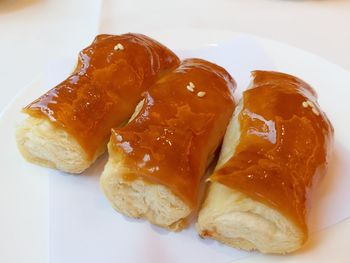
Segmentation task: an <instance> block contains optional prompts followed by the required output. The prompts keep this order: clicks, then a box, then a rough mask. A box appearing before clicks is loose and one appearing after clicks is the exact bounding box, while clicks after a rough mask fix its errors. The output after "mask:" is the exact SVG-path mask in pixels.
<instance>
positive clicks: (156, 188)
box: [101, 59, 235, 231]
mask: <svg viewBox="0 0 350 263" xmlns="http://www.w3.org/2000/svg"><path fill="white" fill-rule="evenodd" d="M234 89H235V82H234V80H233V79H232V78H231V76H230V75H229V74H228V73H227V72H226V71H225V70H224V69H223V68H221V67H219V66H217V65H215V64H212V63H210V62H207V61H204V60H200V59H187V60H184V61H183V62H181V64H180V66H179V67H177V68H176V69H174V70H173V71H171V72H169V73H168V74H166V75H164V76H163V77H162V78H160V79H159V80H158V81H157V82H156V83H155V85H153V86H152V87H151V88H150V89H149V90H148V91H146V92H145V94H144V99H143V100H142V101H141V102H140V104H139V105H138V106H137V108H136V112H135V114H134V115H133V119H132V120H131V121H130V122H129V123H128V124H127V125H126V126H124V127H122V128H118V129H113V131H112V136H111V140H110V143H109V160H108V163H107V165H106V167H105V170H104V172H103V174H102V177H101V186H102V189H103V191H104V193H105V195H106V196H107V198H108V199H109V201H110V202H111V203H112V205H113V207H114V208H116V209H117V210H118V211H120V212H122V213H123V214H125V215H128V216H131V217H137V218H139V217H142V218H146V219H147V220H149V221H150V222H151V223H154V224H156V225H159V226H162V227H164V228H168V229H170V230H174V231H178V230H181V229H183V228H184V227H185V226H186V222H187V221H188V217H189V216H190V215H191V213H192V212H193V211H194V209H196V208H197V206H198V194H199V190H200V184H201V180H202V177H203V175H204V174H205V171H206V168H207V166H208V163H209V161H210V160H211V158H212V156H213V155H214V153H215V151H216V150H217V148H218V147H219V145H220V143H221V141H222V139H223V136H224V134H225V130H226V127H227V124H228V122H229V120H230V117H231V115H232V112H233V110H234V106H235V103H234V99H233V91H234Z"/></svg>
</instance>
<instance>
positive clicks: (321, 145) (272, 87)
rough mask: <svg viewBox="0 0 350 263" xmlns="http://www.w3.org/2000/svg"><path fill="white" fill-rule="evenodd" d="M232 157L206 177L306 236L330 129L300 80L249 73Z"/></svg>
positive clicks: (281, 74)
mask: <svg viewBox="0 0 350 263" xmlns="http://www.w3.org/2000/svg"><path fill="white" fill-rule="evenodd" d="M253 78H254V82H253V86H252V88H250V89H248V90H246V91H245V92H244V93H243V108H242V110H241V112H240V114H239V117H238V118H239V119H238V120H239V124H240V132H241V135H240V140H239V144H238V146H237V148H236V151H235V154H234V156H233V157H232V158H231V159H230V160H229V161H228V162H227V163H225V164H224V165H223V166H222V167H220V168H219V169H218V170H216V172H215V173H214V174H213V175H212V176H211V180H212V181H218V182H220V183H222V184H224V185H226V186H228V187H231V188H232V189H236V190H238V191H241V192H243V193H245V194H247V195H248V196H250V197H251V198H253V199H255V200H258V201H261V202H263V203H265V204H266V205H269V206H271V207H273V208H275V209H277V210H278V211H280V212H281V213H283V214H284V215H285V216H287V217H288V218H290V219H291V220H292V221H293V222H294V223H295V224H297V226H299V227H300V229H301V230H302V231H303V232H304V234H305V237H306V236H307V224H306V216H307V211H308V202H309V197H310V190H311V189H312V187H313V185H314V183H315V182H316V181H317V180H318V179H319V177H320V176H323V175H324V173H325V168H326V166H327V162H328V158H329V154H330V149H331V143H332V138H333V128H332V125H331V124H330V122H329V120H328V119H327V117H326V115H325V114H324V113H323V112H322V111H321V110H320V108H319V106H318V104H317V98H316V93H315V92H314V91H313V89H312V88H311V87H310V86H309V85H308V84H306V83H305V82H303V81H301V80H300V79H298V78H296V77H293V76H290V75H287V74H283V73H277V72H266V71H255V72H253Z"/></svg>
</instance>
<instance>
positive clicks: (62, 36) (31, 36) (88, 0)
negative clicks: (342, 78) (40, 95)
mask: <svg viewBox="0 0 350 263" xmlns="http://www.w3.org/2000/svg"><path fill="white" fill-rule="evenodd" d="M188 27H191V28H198V29H212V30H213V29H214V30H230V31H236V32H245V33H251V34H255V35H258V36H262V37H267V38H272V39H275V40H278V41H281V42H285V43H288V44H291V45H293V46H296V47H299V48H302V49H305V50H308V51H311V52H313V53H315V54H318V55H320V56H322V57H324V58H326V59H328V60H330V61H332V62H334V63H336V64H338V65H340V66H342V67H344V68H345V69H347V70H350V48H349V47H350V30H349V28H350V0H294V1H292V0H215V1H214V0H194V1H185V0H176V1H171V2H170V1H162V0H148V1H141V0H134V1H128V0H116V1H112V0H105V1H102V0H75V1H71V0H0V36H1V37H0V58H1V59H0V91H1V96H0V111H2V110H3V109H4V108H5V106H6V104H8V103H10V102H11V100H12V99H13V98H14V96H15V95H16V94H17V93H18V92H19V91H20V90H21V89H22V88H24V87H25V86H27V85H28V84H29V83H30V82H31V81H33V80H34V79H36V78H39V77H40V75H41V74H43V72H44V71H45V67H46V64H47V62H48V61H49V60H52V59H60V58H70V57H73V56H76V54H77V52H78V51H79V50H80V49H82V48H83V47H84V46H86V45H87V44H89V42H91V40H92V39H93V37H94V36H95V35H96V34H97V33H98V32H102V33H123V32H141V33H142V32H144V31H147V32H149V31H152V30H153V31H156V30H167V29H169V28H171V29H174V28H188ZM344 88H345V87H344ZM348 221H349V220H348ZM345 224H347V225H350V221H349V222H344V224H343V225H341V224H340V225H338V226H336V228H338V233H340V234H341V233H343V234H344V235H345V234H348V232H349V229H350V228H349V226H347V225H345ZM339 228H340V229H339ZM343 230H344V231H343ZM327 231H328V230H327ZM320 235H321V234H320ZM328 243H329V242H328ZM332 244H333V243H332ZM332 244H329V245H332ZM333 245H336V242H334V244H333Z"/></svg>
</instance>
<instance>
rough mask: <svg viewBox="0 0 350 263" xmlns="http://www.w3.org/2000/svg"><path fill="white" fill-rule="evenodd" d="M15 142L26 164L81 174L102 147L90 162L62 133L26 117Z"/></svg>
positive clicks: (44, 122)
mask: <svg viewBox="0 0 350 263" xmlns="http://www.w3.org/2000/svg"><path fill="white" fill-rule="evenodd" d="M16 140H17V145H18V149H19V150H20V152H21V154H22V156H23V157H24V158H25V159H26V160H27V161H29V162H32V163H35V164H38V165H42V166H46V167H50V168H54V169H58V170H61V171H64V172H68V173H76V174H77V173H81V172H83V171H84V170H85V169H86V168H88V167H89V166H90V165H91V164H92V163H93V162H94V161H95V160H96V158H97V157H98V156H100V155H101V154H102V153H103V151H104V147H103V148H101V150H100V151H98V154H97V155H96V156H95V157H94V158H93V159H92V160H90V159H88V158H87V154H86V152H85V151H84V150H83V148H82V147H81V146H80V145H79V143H78V142H77V141H76V140H75V139H74V138H73V136H71V135H70V134H68V133H67V132H66V131H65V130H63V129H61V128H59V127H56V126H55V125H54V124H52V123H51V122H50V121H48V120H46V119H45V118H36V117H31V116H29V117H27V118H26V119H25V120H24V121H23V123H21V124H20V125H19V126H18V127H17V131H16Z"/></svg>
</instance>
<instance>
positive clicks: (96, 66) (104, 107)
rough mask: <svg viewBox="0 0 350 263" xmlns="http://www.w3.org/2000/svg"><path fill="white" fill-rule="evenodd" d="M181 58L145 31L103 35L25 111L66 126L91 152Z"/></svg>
mask: <svg viewBox="0 0 350 263" xmlns="http://www.w3.org/2000/svg"><path fill="white" fill-rule="evenodd" d="M179 62H180V61H179V59H178V58H177V56H176V55H175V54H174V53H173V52H172V51H170V50H169V49H167V48H166V47H164V46H163V45H161V44H160V43H158V42H156V41H155V40H153V39H151V38H148V37H146V36H144V35H140V34H125V35H118V36H116V35H99V36H97V37H96V38H95V40H94V41H93V43H92V44H91V45H90V46H89V47H87V48H85V49H84V50H82V51H81V52H80V54H79V58H78V65H77V67H76V69H75V70H74V72H73V73H72V75H70V76H69V77H68V78H67V79H66V80H64V81H63V82H62V83H60V84H58V85H57V86H56V87H55V88H53V89H51V90H50V91H48V92H47V93H46V94H44V95H43V96H41V97H40V98H39V99H37V100H35V101H34V102H32V103H31V104H30V105H28V106H27V107H25V108H24V112H26V113H28V114H30V115H32V116H35V117H45V118H48V119H49V120H50V121H51V122H53V123H55V124H57V125H58V126H60V127H63V128H64V129H65V130H66V131H67V132H69V133H70V134H71V135H73V136H74V137H75V138H76V139H77V141H78V142H79V143H80V144H81V145H82V147H83V148H84V150H86V152H87V154H88V156H89V157H90V158H93V156H94V155H95V153H96V151H98V149H99V148H100V147H101V145H102V146H103V145H104V144H105V143H106V142H107V141H108V138H109V136H110V130H111V128H112V127H118V126H120V125H122V124H123V123H125V122H126V121H127V120H128V119H129V118H130V116H131V115H132V113H133V111H134V108H135V106H136V104H137V102H138V101H139V100H140V99H141V94H142V92H143V91H145V90H147V88H148V87H149V86H150V85H151V84H152V83H154V82H155V80H156V79H157V78H158V77H159V75H160V74H163V73H164V72H166V71H168V70H170V69H172V68H175V67H176V66H177V65H178V64H179Z"/></svg>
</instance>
